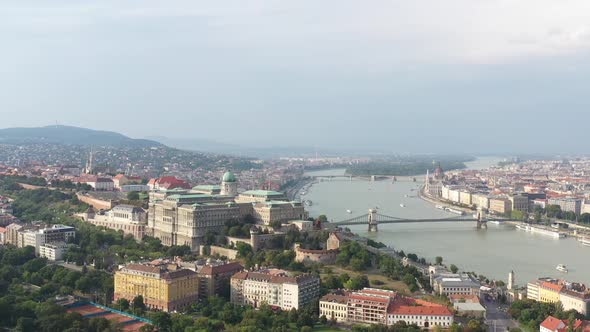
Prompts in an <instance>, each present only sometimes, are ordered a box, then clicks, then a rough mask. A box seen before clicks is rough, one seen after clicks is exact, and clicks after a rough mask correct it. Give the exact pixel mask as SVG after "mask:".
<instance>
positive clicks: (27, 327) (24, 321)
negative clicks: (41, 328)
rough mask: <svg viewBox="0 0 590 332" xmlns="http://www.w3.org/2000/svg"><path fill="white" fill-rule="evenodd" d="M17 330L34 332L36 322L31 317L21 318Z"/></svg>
mask: <svg viewBox="0 0 590 332" xmlns="http://www.w3.org/2000/svg"><path fill="white" fill-rule="evenodd" d="M16 330H17V331H19V332H33V331H35V321H34V320H33V319H32V318H29V317H19V319H18V321H17V323H16Z"/></svg>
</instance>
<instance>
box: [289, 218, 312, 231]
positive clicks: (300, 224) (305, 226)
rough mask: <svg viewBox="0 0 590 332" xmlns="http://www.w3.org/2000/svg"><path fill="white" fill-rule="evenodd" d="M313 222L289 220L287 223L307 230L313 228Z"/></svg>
mask: <svg viewBox="0 0 590 332" xmlns="http://www.w3.org/2000/svg"><path fill="white" fill-rule="evenodd" d="M313 224H314V222H313V221H311V220H291V221H289V225H293V226H295V227H297V229H298V230H300V231H303V232H307V231H311V230H313Z"/></svg>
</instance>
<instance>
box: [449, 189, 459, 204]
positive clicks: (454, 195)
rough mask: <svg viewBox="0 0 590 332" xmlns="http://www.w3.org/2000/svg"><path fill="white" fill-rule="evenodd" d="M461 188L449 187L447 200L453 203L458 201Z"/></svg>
mask: <svg viewBox="0 0 590 332" xmlns="http://www.w3.org/2000/svg"><path fill="white" fill-rule="evenodd" d="M460 190H461V189H460V188H449V198H448V200H449V201H451V202H453V203H459V201H460V196H461V191H460Z"/></svg>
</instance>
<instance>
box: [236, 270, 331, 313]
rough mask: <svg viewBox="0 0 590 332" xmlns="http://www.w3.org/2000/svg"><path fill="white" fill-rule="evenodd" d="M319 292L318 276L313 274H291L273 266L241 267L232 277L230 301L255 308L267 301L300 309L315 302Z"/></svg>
mask: <svg viewBox="0 0 590 332" xmlns="http://www.w3.org/2000/svg"><path fill="white" fill-rule="evenodd" d="M319 295H320V279H319V278H318V277H316V276H314V275H312V274H302V275H299V276H295V277H293V276H290V275H288V274H287V272H286V271H283V270H274V269H273V270H262V271H256V272H247V271H243V272H239V273H237V274H235V275H234V276H233V277H232V278H231V302H232V303H236V304H242V305H251V306H253V307H254V308H257V307H259V306H260V305H261V304H263V303H266V304H268V305H270V306H275V307H279V308H281V309H283V310H291V309H292V308H295V309H300V308H303V307H305V306H307V305H310V304H312V303H313V302H316V301H317V300H318V298H319ZM316 303H317V302H316Z"/></svg>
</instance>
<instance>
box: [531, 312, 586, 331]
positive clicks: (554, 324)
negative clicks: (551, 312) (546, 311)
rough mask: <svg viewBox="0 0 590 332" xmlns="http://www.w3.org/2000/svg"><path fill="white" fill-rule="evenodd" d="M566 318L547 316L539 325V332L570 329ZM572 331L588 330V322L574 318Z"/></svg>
mask: <svg viewBox="0 0 590 332" xmlns="http://www.w3.org/2000/svg"><path fill="white" fill-rule="evenodd" d="M569 325H570V323H569V321H568V320H561V319H558V318H555V317H553V316H548V317H547V318H545V320H544V321H543V322H542V323H541V325H540V326H539V331H540V332H567V331H570V329H569V328H570V326H569ZM571 328H572V331H580V332H588V331H590V322H587V321H581V320H579V319H576V320H575V321H573V326H572V327H571Z"/></svg>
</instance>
